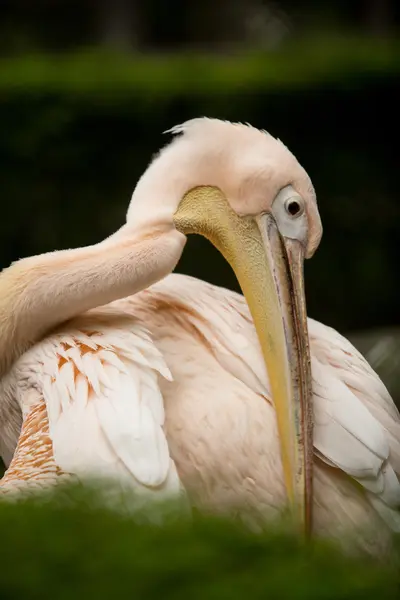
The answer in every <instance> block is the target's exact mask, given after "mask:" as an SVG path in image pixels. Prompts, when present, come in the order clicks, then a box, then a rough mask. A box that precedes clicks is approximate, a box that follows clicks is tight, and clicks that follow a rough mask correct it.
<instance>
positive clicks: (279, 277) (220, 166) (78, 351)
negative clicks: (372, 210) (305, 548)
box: [0, 118, 400, 555]
mask: <svg viewBox="0 0 400 600" xmlns="http://www.w3.org/2000/svg"><path fill="white" fill-rule="evenodd" d="M170 131H171V132H172V133H173V134H174V138H173V140H172V142H171V143H170V144H168V145H167V146H166V147H165V148H164V149H163V150H162V151H161V152H160V153H159V154H158V155H157V156H156V157H155V159H154V160H153V161H152V162H151V164H150V166H149V167H148V169H147V170H146V172H145V173H144V174H143V176H142V177H141V179H140V180H139V182H138V183H137V186H136V188H135V190H134V193H133V196H132V199H131V202H130V205H129V208H128V212H127V219H126V223H125V224H124V225H123V226H122V227H121V229H120V230H118V231H117V232H116V233H115V234H113V235H112V236H111V237H109V238H107V239H106V240H104V241H102V242H100V243H98V244H96V245H93V246H90V247H86V248H79V249H73V250H63V251H57V252H51V253H48V254H44V255H40V256H34V257H30V258H26V259H22V260H20V261H18V262H16V263H14V264H12V265H11V266H10V267H9V268H8V269H6V270H4V271H3V273H2V274H1V276H0V377H1V379H0V399H1V400H0V452H1V455H2V457H3V460H4V462H5V464H6V466H7V467H8V469H7V471H6V474H5V476H4V478H3V480H2V482H1V491H2V492H3V493H7V492H8V491H10V490H14V491H15V490H19V489H22V488H24V487H26V486H29V485H31V486H32V485H33V486H35V488H37V487H39V488H40V487H45V486H47V485H53V484H54V483H55V482H57V481H59V480H63V479H68V478H71V477H75V478H78V479H84V478H85V477H86V476H89V475H92V474H96V475H100V476H113V477H116V478H117V479H118V480H119V481H121V482H123V483H124V485H125V484H126V485H128V486H131V487H132V488H133V489H134V490H136V491H137V493H138V494H140V493H142V492H143V493H145V494H148V496H149V497H154V498H156V497H161V496H164V495H165V496H168V495H173V496H176V497H178V496H180V495H182V494H186V495H187V497H188V501H189V503H190V505H191V506H194V507H199V508H201V509H204V510H210V511H214V512H224V511H228V512H229V511H231V512H235V511H238V513H239V515H241V516H242V517H243V518H245V517H246V514H247V511H248V513H249V514H250V513H251V514H252V515H256V516H257V518H260V519H261V520H262V521H263V522H264V520H265V521H267V520H268V519H270V518H275V517H276V516H278V515H279V514H280V513H281V511H282V510H283V509H284V508H285V506H287V504H289V506H290V507H291V509H292V514H293V516H294V517H295V520H296V523H297V524H298V525H299V526H300V527H301V529H302V531H305V532H306V533H307V532H310V531H311V530H312V531H313V532H315V534H317V535H322V536H330V537H333V538H335V539H337V540H338V541H339V542H340V543H343V544H344V543H345V542H344V541H343V540H344V539H345V537H346V535H347V533H348V532H350V531H351V532H352V533H353V534H354V535H353V538H354V540H355V541H354V542H352V543H353V544H355V546H354V547H356V548H359V549H360V550H365V551H367V552H371V553H374V554H380V555H383V554H384V553H386V552H387V551H388V548H390V540H391V537H392V532H393V531H398V530H399V529H400V517H399V512H398V508H399V505H400V484H399V480H398V475H399V473H400V416H399V413H398V411H397V409H396V407H395V405H394V403H393V401H392V399H391V397H390V395H389V394H388V392H387V390H386V388H385V386H384V385H383V383H382V381H381V380H380V379H379V377H378V376H377V375H376V373H375V372H374V371H373V370H372V369H371V367H370V366H369V364H368V363H367V362H366V360H365V359H364V358H363V357H362V356H361V354H359V353H358V352H357V351H356V349H355V348H354V347H353V346H352V345H351V344H350V343H349V342H348V341H347V340H346V339H345V338H344V337H342V336H341V335H339V334H338V333H337V332H336V331H334V330H333V329H331V328H329V327H326V326H325V325H322V324H321V323H318V322H316V321H314V320H312V319H309V318H308V319H307V315H306V308H305V296H304V285H303V259H304V258H309V257H311V256H312V255H313V253H314V251H315V250H316V249H317V247H318V245H319V242H320V239H321V235H322V226H321V221H320V217H319V212H318V208H317V203H316V197H315V192H314V189H313V186H312V183H311V181H310V178H309V176H308V175H307V173H306V171H305V170H304V169H303V167H302V166H301V165H300V164H299V163H298V161H297V160H296V158H295V157H294V155H293V154H292V153H291V152H290V151H289V150H288V148H286V147H285V146H284V144H283V143H282V142H281V141H279V140H277V139H275V138H274V137H272V136H271V135H269V134H268V133H266V132H265V131H260V130H258V129H256V128H254V127H251V126H250V125H242V124H233V123H230V122H225V121H219V120H215V119H206V118H199V119H194V120H192V121H189V122H187V123H185V124H183V125H180V126H177V127H175V128H173V129H172V130H170ZM190 233H196V234H200V235H203V236H205V237H206V238H207V239H209V240H210V241H211V242H212V243H213V244H214V245H215V246H216V247H217V248H218V250H219V251H220V252H221V253H222V254H223V256H224V257H225V258H226V260H227V261H228V262H229V263H230V265H231V266H232V268H233V270H234V272H235V274H236V276H237V279H238V281H239V284H240V286H241V289H242V291H243V294H244V295H243V296H242V295H240V294H237V293H234V292H232V291H229V290H226V289H222V288H219V287H216V286H214V285H210V284H208V283H206V282H203V281H199V280H196V279H193V278H191V277H187V276H183V275H178V274H172V271H173V270H174V269H175V267H176V265H177V263H178V261H179V258H180V256H181V254H182V252H183V249H184V246H185V242H186V236H187V235H188V234H190ZM321 301H322V299H321ZM21 427H22V430H21ZM346 543H347V542H346Z"/></svg>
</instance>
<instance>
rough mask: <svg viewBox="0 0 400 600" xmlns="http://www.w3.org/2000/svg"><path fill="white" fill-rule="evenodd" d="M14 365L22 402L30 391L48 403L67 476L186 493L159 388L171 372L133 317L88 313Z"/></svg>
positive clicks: (56, 447)
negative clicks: (172, 452) (171, 447)
mask: <svg viewBox="0 0 400 600" xmlns="http://www.w3.org/2000/svg"><path fill="white" fill-rule="evenodd" d="M15 368H16V370H17V380H18V381H19V396H20V401H21V402H22V403H24V399H26V398H27V394H28V393H29V391H30V390H32V389H33V390H36V391H37V394H38V395H39V396H40V397H42V398H43V399H44V402H45V405H46V409H47V416H48V423H49V437H50V439H51V442H52V447H53V455H54V461H55V463H56V465H57V467H58V468H59V469H60V470H61V471H62V472H64V473H70V474H74V475H76V476H78V477H79V478H86V477H92V476H95V477H107V478H114V479H115V478H116V479H117V480H118V481H119V482H120V483H121V484H123V485H127V486H130V487H133V488H134V489H135V490H136V491H138V492H142V491H145V492H147V493H153V495H157V497H160V496H162V497H165V496H168V495H171V494H172V495H182V493H183V489H182V486H181V483H180V481H179V477H178V475H177V471H176V468H175V464H174V462H173V461H172V459H171V457H170V454H169V449H168V443H167V440H166V437H165V434H164V431H163V425H164V417H165V415H164V405H163V398H162V395H161V392H160V388H159V384H158V376H162V377H165V378H167V379H171V375H170V373H169V370H168V368H167V366H166V364H165V362H164V359H163V357H162V356H161V354H160V352H159V351H158V350H157V348H156V347H155V345H154V344H153V342H152V340H151V339H150V337H149V335H148V333H147V332H146V331H145V330H144V329H143V328H142V327H141V326H139V324H138V323H137V322H136V321H135V320H134V319H133V318H132V317H129V316H128V315H121V314H115V315H113V313H112V311H105V312H104V314H101V313H99V314H97V315H92V316H90V314H89V315H86V316H84V317H82V318H81V319H80V320H79V321H75V322H72V323H71V324H70V325H69V326H68V328H67V329H65V328H63V330H62V332H61V333H58V334H55V335H52V336H51V337H50V338H48V339H46V340H45V341H44V342H42V343H41V344H38V345H37V346H35V347H34V348H32V349H31V350H30V351H29V352H27V353H26V354H25V355H24V356H23V357H22V359H21V360H20V361H19V362H18V363H17V365H16V367H15ZM14 375H15V374H14ZM24 410H25V412H26V410H27V409H26V407H24Z"/></svg>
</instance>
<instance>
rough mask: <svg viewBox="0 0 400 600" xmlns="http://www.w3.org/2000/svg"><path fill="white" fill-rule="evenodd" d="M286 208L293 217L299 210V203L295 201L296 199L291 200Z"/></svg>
mask: <svg viewBox="0 0 400 600" xmlns="http://www.w3.org/2000/svg"><path fill="white" fill-rule="evenodd" d="M287 210H288V213H289V214H290V215H292V217H294V216H295V215H297V213H298V212H300V204H299V203H298V202H296V200H292V202H289V204H288V206H287Z"/></svg>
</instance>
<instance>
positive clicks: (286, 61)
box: [0, 0, 400, 401]
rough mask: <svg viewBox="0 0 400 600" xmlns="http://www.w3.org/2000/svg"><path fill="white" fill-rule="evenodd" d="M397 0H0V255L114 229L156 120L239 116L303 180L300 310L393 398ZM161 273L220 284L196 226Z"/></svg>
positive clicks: (220, 265)
mask: <svg viewBox="0 0 400 600" xmlns="http://www.w3.org/2000/svg"><path fill="white" fill-rule="evenodd" d="M399 13H400V10H399V3H396V2H395V0H359V1H356V0H354V1H352V2H344V1H341V2H338V1H328V2H323V3H322V2H316V1H311V0H308V1H302V2H295V1H294V0H291V1H290V0H287V1H286V0H279V1H276V2H275V1H264V0H230V1H229V0H219V1H218V2H217V1H215V0H213V1H211V0H201V1H200V0H191V1H190V2H188V1H187V2H184V1H183V0H169V1H168V2H167V1H166V0H146V2H144V1H142V2H140V1H139V0H136V1H134V0H113V1H111V0H97V1H96V2H95V1H94V0H81V2H77V1H76V0H36V1H35V2H34V3H33V2H31V1H29V0H13V1H11V0H2V1H1V2H0V52H1V59H0V119H1V135H0V189H1V198H2V200H1V203H2V204H1V206H2V208H3V218H2V220H1V222H0V267H5V266H7V265H8V264H9V263H10V262H11V261H13V260H16V259H17V258H20V257H23V256H27V255H31V254H35V253H40V252H45V251H48V250H53V249H60V248H66V247H72V246H79V245H85V244H90V243H92V242H95V241H97V240H100V239H101V238H103V237H105V236H107V235H109V234H110V233H111V232H113V231H114V230H115V229H116V228H118V227H119V226H120V225H121V223H122V222H123V220H124V216H125V211H126V208H127V205H128V202H129V199H130V195H131V193H132V190H133V188H134V185H135V182H136V180H137V179H138V177H139V176H140V174H141V173H142V172H143V170H144V169H145V168H146V166H147V164H148V163H149V161H150V159H151V157H152V155H153V153H154V152H156V151H157V150H158V149H159V148H160V146H162V145H163V144H165V143H166V142H167V141H168V137H167V136H163V135H162V132H163V131H164V130H166V129H167V128H169V127H171V126H172V125H174V124H177V123H180V122H182V121H184V120H186V119H188V118H191V117H195V116H200V115H207V116H214V117H219V118H224V119H230V120H239V121H248V122H251V123H252V124H253V125H255V126H258V127H261V128H265V129H267V130H268V131H270V132H271V133H272V134H273V135H275V136H277V137H279V138H280V139H282V140H283V141H284V143H285V144H286V145H288V146H289V148H290V149H291V150H292V151H293V152H294V154H295V155H296V156H297V157H298V159H299V160H300V162H301V163H302V164H303V166H304V167H305V168H306V169H307V171H308V172H309V174H310V175H311V178H312V180H313V182H314V185H315V187H316V190H317V195H318V201H319V208H320V212H321V216H322V220H323V224H324V237H323V241H322V244H321V246H320V249H319V250H318V252H317V254H316V255H315V256H314V257H313V259H312V260H311V261H309V262H308V263H307V265H306V287H307V299H308V311H309V314H310V316H312V317H314V318H316V319H318V320H321V321H323V322H325V323H327V324H329V325H332V326H333V327H335V328H337V329H339V330H340V331H341V332H342V333H344V334H346V335H348V336H349V337H350V338H351V339H352V341H354V343H356V345H357V346H358V347H359V348H360V349H361V350H362V351H363V352H364V353H365V354H366V355H367V358H368V359H369V360H370V361H371V362H372V364H373V365H374V366H375V368H376V369H377V370H378V371H379V373H380V374H381V375H382V377H383V378H384V380H385V382H386V384H387V385H388V387H389V388H390V390H391V391H392V393H393V395H394V396H395V397H396V399H397V400H398V401H400V386H399V384H398V380H399V378H398V377H396V371H397V372H398V367H399V361H400V334H399V329H398V326H399V325H400V318H399V312H398V295H397V293H396V291H395V290H396V279H397V277H396V275H397V266H398V263H399V259H400V245H399V242H398V240H399V235H400V204H399V201H398V166H399V163H398V159H399V153H398V142H397V139H396V136H395V134H394V128H395V123H396V121H397V114H398V106H399V87H400V85H399V71H400V43H399V42H398V40H397V39H396V34H397V32H398V27H399ZM178 270H179V271H181V272H185V273H189V274H191V275H195V276H197V277H200V278H203V279H206V280H208V281H211V282H214V283H216V284H219V285H222V286H227V287H232V288H236V282H235V279H234V277H233V274H232V273H231V271H230V269H229V267H228V266H227V265H226V264H225V262H224V261H223V259H222V258H221V257H220V256H219V255H218V254H217V252H216V251H215V250H214V249H213V248H212V247H211V246H210V245H209V244H208V243H207V242H206V241H205V240H203V239H200V238H192V239H190V242H189V245H188V247H187V249H186V251H185V253H184V256H183V258H182V260H181V263H180V265H179V267H178Z"/></svg>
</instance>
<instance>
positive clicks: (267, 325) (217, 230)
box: [174, 187, 313, 534]
mask: <svg viewBox="0 0 400 600" xmlns="http://www.w3.org/2000/svg"><path fill="white" fill-rule="evenodd" d="M174 223H175V226H176V228H177V229H178V230H179V231H181V232H182V233H184V234H189V233H197V234H201V235H203V236H204V237H206V238H207V239H209V240H210V241H211V242H212V244H213V245H214V246H215V247H216V248H217V249H218V250H219V251H220V252H221V254H222V255H223V256H224V257H225V259H226V260H227V261H228V262H229V263H230V265H231V267H232V268H233V270H234V272H235V274H236V277H237V279H238V282H239V285H240V287H241V288H242V291H243V294H244V296H245V298H246V300H247V303H248V305H249V308H250V311H251V314H252V317H253V320H254V324H255V327H256V330H257V334H258V338H259V341H260V345H261V349H262V352H263V356H264V360H265V364H266V369H267V373H268V377H269V381H270V385H271V391H272V399H273V402H274V405H275V409H276V415H277V423H278V430H279V437H280V443H281V455H282V465H283V470H284V477H285V484H286V489H287V493H288V497H289V501H290V504H291V506H292V509H293V512H294V514H295V517H296V520H297V522H298V523H299V525H300V527H301V528H302V530H303V531H304V532H305V533H306V534H309V533H310V531H311V521H312V514H311V507H312V468H313V437H312V405H311V373H310V354H309V347H308V331H307V314H306V308H305V298H304V284H303V250H302V247H301V245H300V244H299V243H298V242H296V241H294V240H287V239H283V238H282V237H281V235H280V234H279V232H278V229H277V226H276V224H275V221H274V219H273V217H272V216H271V215H269V214H264V215H262V216H259V217H255V218H253V217H239V216H238V215H237V214H236V213H235V212H234V211H233V210H232V209H231V207H230V206H229V204H228V201H227V200H226V198H225V197H224V196H223V194H222V193H221V191H220V190H219V189H217V188H214V187H198V188H195V189H193V190H191V191H190V192H188V193H187V194H186V195H185V197H184V198H183V199H182V201H181V203H180V205H179V207H178V209H177V211H176V213H175V215H174Z"/></svg>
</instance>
